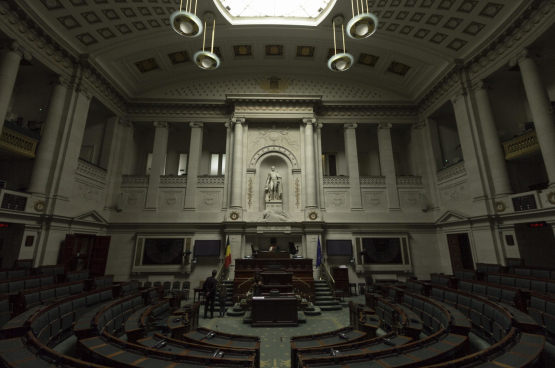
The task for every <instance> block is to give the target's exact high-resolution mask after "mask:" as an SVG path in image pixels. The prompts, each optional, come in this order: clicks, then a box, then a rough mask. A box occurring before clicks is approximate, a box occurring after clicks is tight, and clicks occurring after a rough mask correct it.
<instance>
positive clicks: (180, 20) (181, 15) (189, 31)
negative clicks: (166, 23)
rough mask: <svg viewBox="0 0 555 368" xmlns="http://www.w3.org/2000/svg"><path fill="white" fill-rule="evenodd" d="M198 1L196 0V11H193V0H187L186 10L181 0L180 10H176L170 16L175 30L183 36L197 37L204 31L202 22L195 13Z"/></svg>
mask: <svg viewBox="0 0 555 368" xmlns="http://www.w3.org/2000/svg"><path fill="white" fill-rule="evenodd" d="M197 1H198V0H195V9H194V13H191V8H192V7H193V0H186V3H185V10H183V0H181V5H180V6H179V11H174V12H173V13H172V15H171V16H170V23H171V25H172V28H173V30H174V31H176V32H177V33H179V34H180V35H181V36H186V37H197V36H199V35H200V34H201V33H202V30H203V27H202V22H201V21H200V19H199V18H198V17H197V16H196V15H195V14H196V12H197Z"/></svg>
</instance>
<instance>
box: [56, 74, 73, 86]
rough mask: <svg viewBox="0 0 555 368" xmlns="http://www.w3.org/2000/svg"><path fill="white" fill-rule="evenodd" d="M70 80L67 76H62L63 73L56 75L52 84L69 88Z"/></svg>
mask: <svg viewBox="0 0 555 368" xmlns="http://www.w3.org/2000/svg"><path fill="white" fill-rule="evenodd" d="M70 82H71V81H70V80H69V79H68V78H66V77H64V76H63V75H58V78H56V80H55V81H54V84H55V85H57V86H62V87H65V88H69V87H70V85H71V83H70Z"/></svg>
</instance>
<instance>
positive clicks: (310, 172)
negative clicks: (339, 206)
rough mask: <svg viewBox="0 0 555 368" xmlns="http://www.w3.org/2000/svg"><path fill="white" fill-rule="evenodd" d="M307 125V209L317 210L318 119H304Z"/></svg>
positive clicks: (305, 133) (305, 135)
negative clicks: (316, 154) (316, 156)
mask: <svg viewBox="0 0 555 368" xmlns="http://www.w3.org/2000/svg"><path fill="white" fill-rule="evenodd" d="M303 123H304V124H305V131H304V137H305V140H304V141H305V160H306V162H305V170H306V191H305V199H306V208H316V206H317V203H316V193H317V189H316V169H315V167H314V137H313V134H314V124H316V118H304V119H303Z"/></svg>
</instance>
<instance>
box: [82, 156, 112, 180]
mask: <svg viewBox="0 0 555 368" xmlns="http://www.w3.org/2000/svg"><path fill="white" fill-rule="evenodd" d="M75 173H76V174H79V175H81V176H84V177H86V178H89V179H92V180H95V181H99V182H101V183H106V174H107V173H106V170H104V169H101V168H100V167H98V166H94V165H93V164H91V163H88V162H86V161H83V160H81V159H79V161H78V162H77V169H76V170H75Z"/></svg>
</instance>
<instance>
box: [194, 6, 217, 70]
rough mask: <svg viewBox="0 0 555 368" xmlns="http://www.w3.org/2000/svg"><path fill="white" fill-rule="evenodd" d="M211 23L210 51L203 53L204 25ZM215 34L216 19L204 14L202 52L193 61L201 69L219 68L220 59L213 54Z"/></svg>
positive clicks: (204, 40) (211, 15) (196, 54)
mask: <svg viewBox="0 0 555 368" xmlns="http://www.w3.org/2000/svg"><path fill="white" fill-rule="evenodd" d="M191 1H192V0H191ZM207 22H212V23H213V26H212V47H211V48H210V51H205V50H204V49H205V46H206V23H207ZM215 33H216V17H215V16H214V14H212V13H210V12H208V13H205V14H204V36H203V38H202V51H197V52H196V53H195V55H194V56H193V60H194V61H195V63H196V64H197V65H198V66H199V68H201V69H205V70H214V69H217V68H218V67H219V66H220V58H219V57H218V55H216V54H214V34H215Z"/></svg>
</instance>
